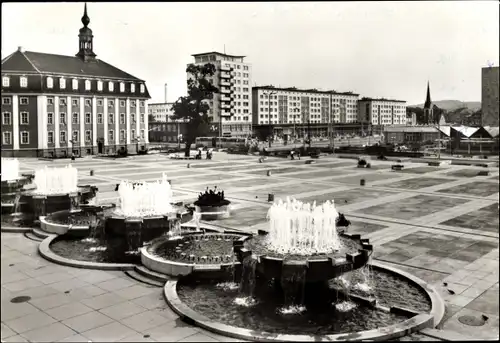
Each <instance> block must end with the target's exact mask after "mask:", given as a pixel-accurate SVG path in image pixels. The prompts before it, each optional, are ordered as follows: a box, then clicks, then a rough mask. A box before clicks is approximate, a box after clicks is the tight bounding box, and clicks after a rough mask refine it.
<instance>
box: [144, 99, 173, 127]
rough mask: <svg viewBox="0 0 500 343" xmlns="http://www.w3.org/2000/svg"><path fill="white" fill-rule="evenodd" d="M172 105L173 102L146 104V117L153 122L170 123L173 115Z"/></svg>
mask: <svg viewBox="0 0 500 343" xmlns="http://www.w3.org/2000/svg"><path fill="white" fill-rule="evenodd" d="M173 104H174V103H173V102H165V103H152V104H148V115H149V116H150V118H152V119H153V120H154V121H155V122H159V123H166V122H168V121H171V118H172V116H173V115H174V111H173V110H172V105H173Z"/></svg>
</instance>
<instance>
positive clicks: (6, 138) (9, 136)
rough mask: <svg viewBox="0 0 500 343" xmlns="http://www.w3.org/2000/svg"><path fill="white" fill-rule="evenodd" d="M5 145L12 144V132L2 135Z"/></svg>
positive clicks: (5, 132)
mask: <svg viewBox="0 0 500 343" xmlns="http://www.w3.org/2000/svg"><path fill="white" fill-rule="evenodd" d="M2 142H3V144H12V133H11V132H10V131H4V132H3V134H2Z"/></svg>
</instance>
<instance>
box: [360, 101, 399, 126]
mask: <svg viewBox="0 0 500 343" xmlns="http://www.w3.org/2000/svg"><path fill="white" fill-rule="evenodd" d="M358 107H359V114H358V118H359V121H360V122H362V123H368V124H372V125H406V101H403V100H390V99H384V98H381V99H372V98H362V99H361V100H359V102H358Z"/></svg>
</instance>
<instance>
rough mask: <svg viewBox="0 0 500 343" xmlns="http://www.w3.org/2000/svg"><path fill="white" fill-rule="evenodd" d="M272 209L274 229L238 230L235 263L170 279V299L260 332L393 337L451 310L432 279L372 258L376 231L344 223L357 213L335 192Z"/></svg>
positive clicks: (261, 335)
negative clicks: (371, 234)
mask: <svg viewBox="0 0 500 343" xmlns="http://www.w3.org/2000/svg"><path fill="white" fill-rule="evenodd" d="M267 217H268V220H269V227H268V230H266V231H263V230H259V233H258V235H255V236H251V237H243V238H241V239H234V240H233V253H234V255H235V259H234V264H233V266H232V268H222V273H221V272H220V271H219V272H217V273H213V274H210V276H209V275H207V273H206V272H205V271H204V272H203V273H202V272H201V271H198V270H196V269H192V270H191V271H190V272H189V273H186V274H184V275H185V276H183V277H181V278H180V279H179V280H175V281H174V280H173V281H168V282H167V283H166V285H165V298H166V300H167V303H168V304H169V306H170V307H171V308H172V309H173V310H174V311H175V312H177V313H178V314H179V315H180V316H181V317H183V318H186V319H188V320H189V321H190V322H194V323H195V324H197V325H199V326H202V327H204V328H205V329H209V330H212V331H215V332H218V333H223V334H226V335H229V336H231V337H236V338H239V339H247V340H257V341H261V340H265V341H272V340H276V341H318V340H373V339H388V338H394V337H400V336H402V335H405V334H407V333H410V332H412V330H415V329H417V328H418V329H421V328H423V327H430V326H433V325H435V324H437V322H439V320H441V318H442V316H443V315H444V304H443V303H442V301H441V300H440V298H439V296H438V295H437V292H435V291H434V290H433V289H432V287H430V286H429V285H427V284H426V283H425V282H424V281H422V280H420V279H417V278H415V277H413V276H411V275H409V274H406V273H404V272H401V271H398V270H395V269H393V268H391V267H387V266H383V265H381V264H379V263H377V262H374V261H372V257H373V247H372V245H371V244H370V243H369V240H368V239H363V238H361V237H360V235H357V234H348V233H346V230H345V229H344V228H340V227H339V219H341V221H342V222H348V221H347V220H346V218H345V216H342V218H339V214H338V212H337V210H336V208H335V205H334V202H333V201H327V202H325V203H323V204H321V205H316V204H315V203H313V204H305V203H302V202H300V201H297V200H295V199H288V198H287V199H286V201H281V200H279V201H278V202H276V203H274V204H273V205H272V206H271V208H270V209H269V211H268V216H267ZM190 244H192V243H188V244H187V245H188V246H189V245H190ZM201 244H203V243H201ZM185 245H186V244H185V243H184V242H182V243H181V246H180V247H179V246H178V245H177V246H174V247H173V252H172V247H170V249H171V250H170V254H171V255H175V254H176V253H177V254H181V253H182V252H183V251H185V250H184V249H185V248H184V246H185ZM143 263H144V261H143Z"/></svg>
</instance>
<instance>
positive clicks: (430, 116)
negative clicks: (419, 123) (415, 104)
mask: <svg viewBox="0 0 500 343" xmlns="http://www.w3.org/2000/svg"><path fill="white" fill-rule="evenodd" d="M433 123H434V113H433V111H432V100H431V89H430V87H429V81H427V97H426V99H425V104H424V124H426V125H429V124H433Z"/></svg>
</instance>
